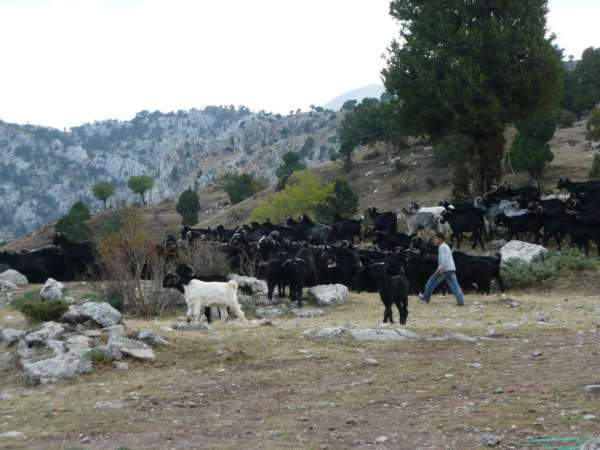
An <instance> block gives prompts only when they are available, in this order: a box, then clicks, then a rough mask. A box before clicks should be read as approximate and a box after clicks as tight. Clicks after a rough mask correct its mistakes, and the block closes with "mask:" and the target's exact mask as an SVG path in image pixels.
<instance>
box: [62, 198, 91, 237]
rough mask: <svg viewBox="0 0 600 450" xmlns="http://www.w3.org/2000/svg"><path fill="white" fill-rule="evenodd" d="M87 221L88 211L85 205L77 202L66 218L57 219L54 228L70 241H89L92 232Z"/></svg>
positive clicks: (88, 217) (88, 218)
mask: <svg viewBox="0 0 600 450" xmlns="http://www.w3.org/2000/svg"><path fill="white" fill-rule="evenodd" d="M88 220H90V210H89V209H88V207H87V206H85V203H83V202H77V203H75V204H74V205H73V206H72V207H71V209H70V210H69V213H68V214H67V215H66V216H64V217H62V218H60V219H58V221H57V222H56V225H55V227H54V228H55V230H56V231H57V232H59V233H62V234H63V235H64V236H65V237H66V238H67V239H69V240H70V241H73V242H84V241H89V240H90V239H91V238H92V232H91V230H90V228H89V226H88V224H87V221H88Z"/></svg>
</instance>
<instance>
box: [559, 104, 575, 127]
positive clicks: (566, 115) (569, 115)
mask: <svg viewBox="0 0 600 450" xmlns="http://www.w3.org/2000/svg"><path fill="white" fill-rule="evenodd" d="M576 121H577V114H575V113H574V112H571V111H567V110H566V109H563V110H562V111H561V112H560V117H559V119H558V122H559V123H560V126H561V127H563V128H569V127H572V126H573V124H574V123H575V122H576Z"/></svg>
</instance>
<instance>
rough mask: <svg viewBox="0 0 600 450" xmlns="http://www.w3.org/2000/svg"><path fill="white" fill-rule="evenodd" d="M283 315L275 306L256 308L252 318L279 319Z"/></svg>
mask: <svg viewBox="0 0 600 450" xmlns="http://www.w3.org/2000/svg"><path fill="white" fill-rule="evenodd" d="M283 313H284V311H283V309H281V308H278V307H276V306H267V307H263V308H256V309H255V310H254V317H256V318H257V319H272V318H273V317H279V316H281V315H282V314H283Z"/></svg>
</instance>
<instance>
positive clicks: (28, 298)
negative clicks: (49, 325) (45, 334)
mask: <svg viewBox="0 0 600 450" xmlns="http://www.w3.org/2000/svg"><path fill="white" fill-rule="evenodd" d="M11 306H12V307H13V308H15V309H16V310H17V311H19V312H21V313H22V314H23V315H24V316H25V317H26V318H27V319H28V320H29V321H30V322H34V323H35V322H47V321H50V320H58V319H59V318H60V316H62V315H63V314H64V313H65V312H66V311H67V310H68V309H69V305H68V304H67V302H65V301H64V300H62V299H60V300H41V299H40V296H39V294H38V293H37V292H36V291H32V292H27V293H25V294H23V295H21V296H20V297H17V298H15V299H14V300H13V301H12V302H11Z"/></svg>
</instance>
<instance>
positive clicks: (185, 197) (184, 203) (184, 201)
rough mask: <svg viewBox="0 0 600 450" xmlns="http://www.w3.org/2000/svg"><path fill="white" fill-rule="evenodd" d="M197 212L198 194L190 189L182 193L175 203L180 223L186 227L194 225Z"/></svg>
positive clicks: (196, 219)
mask: <svg viewBox="0 0 600 450" xmlns="http://www.w3.org/2000/svg"><path fill="white" fill-rule="evenodd" d="M199 212H200V198H198V194H196V192H194V191H192V190H191V189H188V190H187V191H183V192H182V194H181V195H180V196H179V201H178V202H177V214H179V215H180V216H181V219H182V220H181V223H182V224H183V225H188V226H192V225H196V224H197V223H198V213H199Z"/></svg>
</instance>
